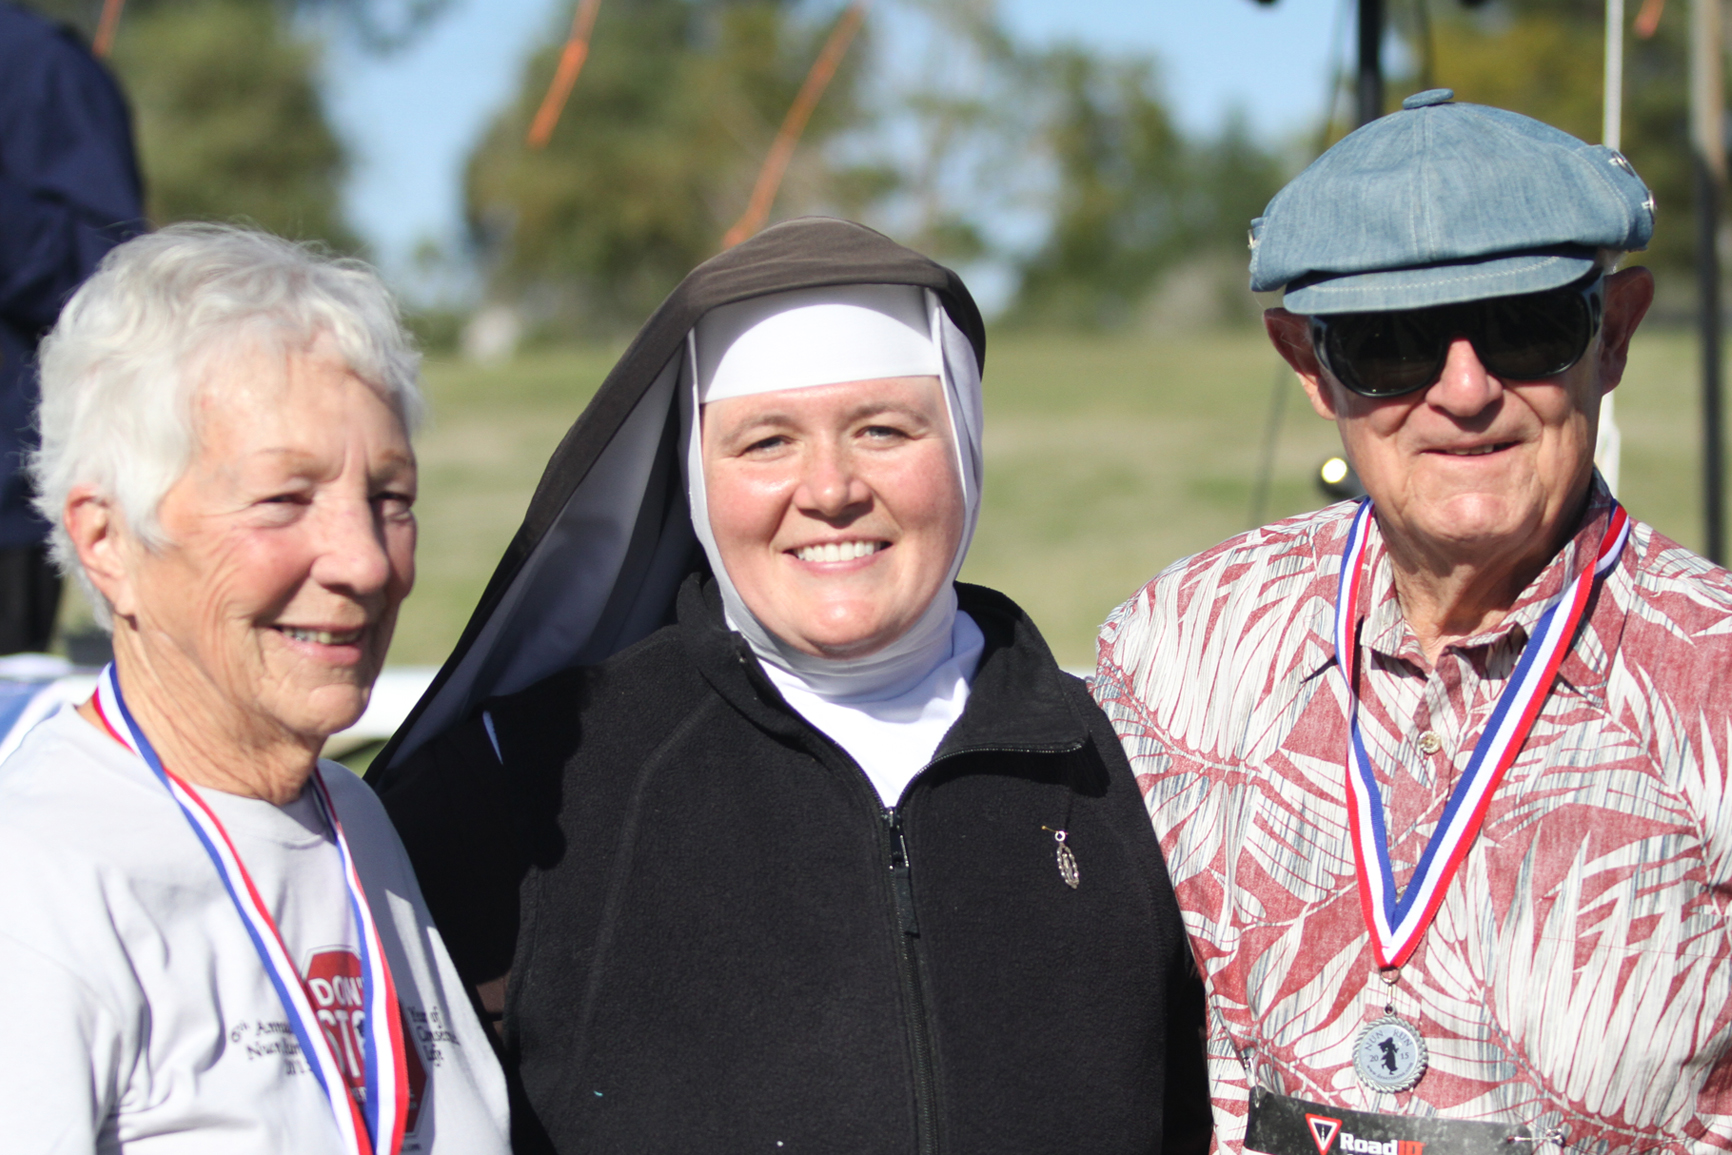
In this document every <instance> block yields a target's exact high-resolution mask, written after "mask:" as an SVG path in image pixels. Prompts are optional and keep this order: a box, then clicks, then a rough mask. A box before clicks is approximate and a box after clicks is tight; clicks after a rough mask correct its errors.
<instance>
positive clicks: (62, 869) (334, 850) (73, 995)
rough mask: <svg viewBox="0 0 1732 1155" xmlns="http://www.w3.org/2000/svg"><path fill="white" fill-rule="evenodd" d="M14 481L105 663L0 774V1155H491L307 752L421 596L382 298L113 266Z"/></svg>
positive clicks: (481, 1092)
mask: <svg viewBox="0 0 1732 1155" xmlns="http://www.w3.org/2000/svg"><path fill="white" fill-rule="evenodd" d="M41 374H42V411H41V412H42V418H41V424H42V448H41V450H40V453H39V454H38V456H37V457H36V459H35V461H34V463H33V468H34V473H35V477H36V480H37V484H38V489H39V492H40V495H41V496H40V499H39V500H40V506H41V509H42V511H43V513H44V515H45V516H48V517H49V518H50V519H51V520H52V521H54V522H55V531H54V539H53V548H54V551H55V554H56V557H57V559H58V560H59V563H60V564H61V566H62V567H63V568H64V569H65V570H66V571H68V572H69V573H70V574H72V575H73V576H75V577H76V578H77V579H78V580H79V581H80V582H81V583H83V584H84V586H85V588H86V589H87V591H88V592H90V593H91V595H92V596H93V599H94V603H95V604H96V606H97V607H98V609H99V612H100V614H101V616H102V618H103V620H104V621H105V622H107V623H108V624H110V625H111V628H112V631H113V635H114V662H113V664H112V665H110V666H109V667H108V668H106V669H105V670H104V671H103V672H102V675H101V677H100V679H99V682H98V688H97V691H96V694H95V696H94V697H93V698H92V699H91V700H90V701H88V702H87V703H85V704H84V705H82V706H80V707H79V708H78V709H77V710H75V711H74V710H67V711H63V712H62V713H60V714H58V715H56V716H54V717H52V718H50V719H48V720H47V721H45V722H43V723H42V724H41V725H40V726H38V727H37V728H36V729H35V730H34V731H32V732H31V733H30V734H29V736H28V737H27V738H26V739H25V740H24V742H23V743H22V744H21V746H20V747H19V748H18V750H17V752H16V753H15V754H14V755H13V756H12V757H11V758H10V759H8V760H7V761H6V762H5V763H4V764H3V765H0V1022H4V1023H5V1024H6V1033H5V1040H6V1044H5V1046H3V1047H0V1133H3V1134H4V1142H3V1144H0V1146H4V1148H5V1150H6V1151H7V1152H8V1153H9V1155H25V1153H34V1152H50V1151H52V1152H56V1153H61V1152H67V1153H70V1152H98V1151H100V1152H126V1153H137V1155H158V1153H160V1155H193V1153H203V1152H212V1153H217V1152H221V1153H223V1155H229V1153H234V1152H249V1153H251V1152H260V1153H263V1152H281V1153H284V1155H288V1153H290V1152H293V1153H294V1155H310V1153H322V1152H331V1153H333V1155H335V1153H338V1152H342V1153H344V1155H358V1153H367V1155H375V1153H376V1155H387V1153H389V1155H396V1153H398V1152H423V1153H428V1155H432V1153H450V1155H475V1153H482V1155H486V1153H489V1152H503V1151H505V1150H506V1149H507V1142H506V1130H507V1111H506V1105H505V1085H504V1081H503V1078H502V1076H501V1074H500V1071H499V1068H498V1065H497V1062H496V1060H495V1058H494V1055H493V1052H492V1050H491V1047H490V1043H489V1041H488V1039H487V1037H486V1035H485V1033H484V1031H483V1028H482V1027H481V1025H480V1022H479V1020H478V1019H477V1017H476V1015H475V1013H474V1010H473V1009H472V1007H471V1005H470V1003H469V1001H468V998H467V996H466V994H465V993H464V991H463V988H462V985H461V983H460V982H459V980H458V978H457V975H456V973H455V971H454V969H453V967H452V964H451V962H450V960H449V958H448V956H447V955H446V952H445V949H444V947H443V945H442V943H441V941H440V939H439V935H438V933H437V931H435V930H434V928H433V924H432V921H431V919H430V918H429V916H428V914H427V911H426V907H425V905H424V902H423V900H422V897H421V893H420V890H419V888H418V887H417V885H416V882H415V878H414V875H413V873H412V871H411V870H410V866H409V863H408V860H407V858H406V857H405V855H404V852H403V849H402V846H401V844H400V843H399V842H398V841H397V838H396V835H395V833H394V832H393V830H392V828H391V825H390V823H389V821H388V820H387V818H386V817H385V814H384V812H383V810H382V809H381V808H380V806H379V804H378V803H377V802H376V801H375V800H374V797H373V795H372V793H371V791H369V790H368V789H367V788H366V786H365V785H363V784H362V783H361V782H360V780H359V779H357V778H356V777H355V776H354V775H353V774H351V773H350V772H349V771H347V770H345V769H344V768H343V767H342V766H339V765H337V764H335V763H331V762H323V761H320V759H319V751H320V749H321V748H322V746H323V744H324V741H325V739H326V738H327V737H328V736H330V735H331V734H332V733H334V732H335V731H338V730H341V729H343V728H344V727H346V726H348V725H350V724H351V723H353V722H354V721H355V719H356V718H357V717H358V716H359V715H360V713H361V711H362V709H363V708H364V707H365V705H366V703H367V698H368V694H369V692H370V690H371V687H372V684H373V680H374V678H375V677H376V676H377V675H378V672H379V668H380V665H381V664H382V663H383V661H384V658H385V651H386V649H387V647H388V646H389V644H390V641H391V632H392V628H393V626H394V624H395V622H396V617H397V609H398V606H399V604H400V603H401V602H402V600H403V597H404V596H405V595H406V594H407V593H408V592H409V588H410V586H411V584H412V583H413V581H414V552H415V521H414V516H413V514H412V513H411V512H410V508H411V505H412V504H413V502H414V500H415V482H416V474H415V456H414V453H413V451H412V449H411V448H410V443H409V434H410V431H411V429H412V428H413V427H414V424H415V422H416V418H417V416H418V414H419V413H420V410H421V400H420V395H419V392H418V388H417V385H416V374H417V357H416V354H415V353H414V352H413V350H412V348H411V345H410V343H409V341H408V339H407V337H406V336H405V334H404V332H403V330H402V328H401V326H400V324H399V322H398V319H397V313H396V308H395V306H394V305H393V303H392V301H391V299H390V297H389V295H388V294H387V293H386V291H385V290H384V288H383V286H382V285H380V283H379V282H378V280H377V278H376V277H375V276H374V275H373V274H372V273H371V272H370V271H368V270H366V269H365V268H364V267H363V266H360V265H358V264H356V263H354V262H348V261H333V260H328V259H324V258H321V257H319V256H317V255H315V254H313V253H311V252H309V251H307V250H306V249H304V248H301V247H298V246H296V245H292V244H289V243H288V242H285V241H281V240H278V239H276V238H273V237H269V236H266V235H263V234H260V233H255V232H247V231H242V230H237V229H229V228H222V227H214V226H186V227H176V228H171V229H165V230H163V231H162V232H159V233H156V234H154V235H149V236H145V237H141V238H139V239H136V240H133V241H131V242H129V243H127V244H125V245H123V246H121V247H120V248H118V249H116V250H115V251H114V252H113V253H111V254H110V255H109V256H108V258H107V259H106V260H105V261H104V262H103V264H102V266H101V267H100V269H99V270H98V272H97V273H96V274H95V276H93V277H92V278H91V279H90V280H89V281H88V282H87V283H86V284H85V285H84V287H83V288H82V289H80V290H79V292H78V293H77V294H76V295H75V296H74V297H73V299H72V301H71V302H70V303H69V304H68V306H67V307H66V309H65V311H64V313H63V314H62V316H61V318H60V321H59V323H58V324H57V325H56V326H55V328H54V330H53V332H52V333H51V334H50V335H49V337H48V339H47V341H46V342H45V343H44V345H43V348H42V366H41Z"/></svg>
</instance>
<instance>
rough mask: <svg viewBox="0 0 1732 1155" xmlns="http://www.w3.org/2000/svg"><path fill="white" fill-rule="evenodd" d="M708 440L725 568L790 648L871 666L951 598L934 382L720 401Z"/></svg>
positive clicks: (887, 382) (952, 551)
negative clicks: (940, 598) (942, 599)
mask: <svg viewBox="0 0 1732 1155" xmlns="http://www.w3.org/2000/svg"><path fill="white" fill-rule="evenodd" d="M703 439H704V440H703V453H704V488H705V491H706V494H707V498H708V502H709V509H710V527H711V530H712V532H713V533H714V535H715V539H716V548H717V550H718V551H719V553H720V554H721V558H722V564H723V565H725V566H726V567H727V570H728V576H729V577H730V578H731V579H733V583H734V585H735V587H736V588H737V589H738V590H739V593H740V597H741V599H742V600H744V601H745V603H746V606H747V608H749V609H750V610H751V611H752V613H754V614H756V615H757V617H758V620H759V621H760V622H762V623H763V624H764V626H765V627H766V628H768V629H769V630H770V631H771V632H772V633H774V634H775V635H776V636H778V637H780V638H781V639H782V640H783V641H785V642H787V643H789V644H790V645H793V646H795V647H797V648H798V649H800V650H801V651H803V652H805V653H808V654H813V655H816V656H819V657H828V658H855V657H864V656H866V655H868V654H872V653H875V652H877V651H878V650H881V649H883V648H884V647H885V646H887V645H889V644H890V643H891V642H893V641H895V640H896V639H897V638H899V637H901V636H902V635H903V634H904V633H906V632H907V631H908V630H909V628H910V627H912V626H913V625H914V623H915V622H916V621H917V620H919V618H920V615H921V614H922V613H924V612H925V610H926V607H927V606H928V605H930V604H931V603H932V599H933V598H934V597H936V596H937V594H938V592H939V590H940V589H941V588H942V587H943V585H944V582H945V579H946V578H947V577H948V575H949V573H950V563H951V559H952V558H954V557H955V555H956V550H957V546H958V545H959V543H960V542H961V540H962V527H963V520H964V513H963V498H962V483H961V480H960V479H959V477H958V474H957V467H956V456H955V452H954V451H953V449H952V448H951V433H950V416H949V414H948V413H947V412H946V410H945V405H944V395H943V392H942V386H941V385H940V383H939V381H938V378H936V377H888V378H883V379H880V380H874V381H851V382H847V383H845V384H840V385H817V386H813V387H811V388H807V389H785V390H782V391H780V392H776V393H759V394H755V395H752V396H747V397H729V398H726V399H724V400H719V401H712V402H710V403H709V404H707V405H705V406H704V409H703Z"/></svg>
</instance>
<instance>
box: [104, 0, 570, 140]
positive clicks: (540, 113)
mask: <svg viewBox="0 0 1732 1155" xmlns="http://www.w3.org/2000/svg"><path fill="white" fill-rule="evenodd" d="M111 2H112V0H111ZM600 8H601V0H582V3H580V4H579V5H578V6H577V13H576V15H574V16H573V17H572V20H571V37H570V39H568V40H566V42H565V51H563V52H561V53H560V54H559V67H558V68H557V69H555V70H554V73H553V83H552V84H550V85H548V86H547V95H546V96H545V97H543V98H542V101H541V107H540V108H539V109H537V110H536V112H535V119H534V120H533V121H531V122H530V125H529V147H530V148H546V147H547V142H548V141H550V140H552V139H553V130H554V129H555V128H556V127H557V126H558V125H559V114H560V113H561V112H563V111H565V102H566V100H567V98H569V97H570V96H571V86H572V85H574V84H576V83H577V74H578V73H579V72H582V71H583V62H584V61H585V60H587V59H589V34H590V32H592V31H593V30H594V29H595V14H596V12H597V11H598V10H600Z"/></svg>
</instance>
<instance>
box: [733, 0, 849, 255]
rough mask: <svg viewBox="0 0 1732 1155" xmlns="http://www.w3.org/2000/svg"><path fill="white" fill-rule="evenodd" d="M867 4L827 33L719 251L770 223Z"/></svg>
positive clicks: (845, 15)
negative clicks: (784, 179) (787, 176)
mask: <svg viewBox="0 0 1732 1155" xmlns="http://www.w3.org/2000/svg"><path fill="white" fill-rule="evenodd" d="M866 3H867V0H855V3H853V4H851V5H849V6H848V10H847V11H846V12H844V13H842V19H841V20H840V21H838V22H837V24H836V28H835V30H834V31H833V32H831V33H830V39H828V40H826V41H825V42H824V49H823V51H821V52H819V53H818V59H817V60H816V61H814V62H813V64H812V71H810V72H808V73H807V74H806V82H805V83H804V84H802V85H801V86H800V94H799V95H798V96H796V97H795V98H794V104H793V107H791V108H789V109H788V115H787V116H786V117H785V118H784V119H783V120H782V127H781V130H780V131H778V132H777V133H776V140H775V143H773V144H771V145H770V154H769V155H768V156H766V157H765V158H764V167H763V168H761V169H760V170H758V183H757V184H755V185H753V186H752V199H751V202H750V203H749V204H747V206H746V211H745V213H744V214H743V215H742V216H741V217H740V219H739V220H737V221H735V222H734V227H733V228H731V229H729V230H728V233H727V235H726V236H725V237H723V238H722V248H724V249H731V248H733V247H734V246H735V245H737V244H739V243H740V242H741V241H743V240H745V239H746V238H747V237H749V236H751V235H752V234H753V233H756V232H757V231H758V230H759V229H761V228H763V227H764V222H765V221H766V220H767V219H769V216H770V206H771V205H772V204H774V203H775V201H776V193H777V191H778V190H780V189H781V187H782V177H783V175H784V174H785V173H786V172H787V171H788V162H789V161H790V160H791V159H793V156H794V146H795V145H797V144H799V143H800V134H801V133H802V132H804V131H805V130H806V121H807V120H809V119H811V116H812V110H813V109H814V108H816V107H817V106H818V99H819V98H820V97H821V96H823V95H824V89H825V88H827V87H828V86H829V84H830V81H831V79H832V78H833V77H835V75H836V69H837V68H838V67H839V66H840V65H841V63H842V57H843V55H844V54H845V53H846V52H847V51H848V44H849V42H850V41H852V40H853V39H854V34H855V33H856V32H858V31H860V23H861V21H862V20H864V19H865V17H866Z"/></svg>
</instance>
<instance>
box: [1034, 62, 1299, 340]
mask: <svg viewBox="0 0 1732 1155" xmlns="http://www.w3.org/2000/svg"><path fill="white" fill-rule="evenodd" d="M1034 72H1035V75H1037V76H1039V77H1042V78H1043V80H1044V84H1043V87H1044V89H1045V91H1046V93H1047V104H1048V109H1049V111H1048V113H1047V116H1046V123H1045V132H1044V136H1045V140H1046V144H1047V147H1048V149H1049V150H1050V152H1051V154H1052V159H1053V162H1054V168H1055V177H1056V189H1055V191H1054V194H1053V197H1052V209H1051V227H1050V230H1049V232H1048V234H1047V238H1046V241H1045V243H1044V244H1042V245H1041V246H1040V247H1039V248H1038V249H1037V250H1036V251H1035V252H1034V253H1033V254H1032V255H1031V256H1030V257H1029V258H1027V259H1026V260H1025V261H1023V262H1022V264H1021V268H1020V272H1021V277H1022V279H1021V283H1020V285H1019V287H1018V290H1017V294H1016V298H1015V300H1014V301H1013V303H1012V306H1011V309H1010V312H1009V315H1008V317H1007V320H1009V321H1011V322H1013V323H1018V322H1020V323H1026V324H1041V325H1062V326H1067V327H1083V328H1096V327H1106V326H1113V325H1118V324H1122V323H1124V322H1126V321H1128V320H1129V319H1131V318H1132V317H1133V316H1135V315H1136V313H1137V311H1138V307H1139V306H1140V305H1141V304H1142V303H1143V302H1144V301H1145V299H1146V298H1147V297H1148V295H1149V293H1150V291H1151V290H1152V289H1153V288H1154V287H1155V285H1156V284H1157V282H1158V281H1159V279H1160V278H1161V276H1162V275H1163V274H1164V273H1166V272H1168V271H1169V270H1172V269H1173V268H1174V267H1175V266H1176V265H1178V264H1179V263H1180V262H1181V261H1188V260H1191V259H1193V258H1197V257H1199V256H1201V255H1204V254H1209V253H1232V254H1235V255H1237V254H1240V253H1242V252H1243V251H1244V245H1245V230H1246V228H1247V226H1248V225H1249V222H1250V220H1251V218H1252V217H1254V216H1256V215H1257V214H1258V213H1260V212H1262V210H1263V206H1264V205H1265V204H1267V203H1268V200H1269V198H1270V197H1271V196H1273V195H1274V193H1275V190H1276V189H1278V188H1279V187H1280V185H1281V179H1282V166H1281V163H1280V161H1279V160H1278V159H1277V158H1276V157H1275V156H1274V155H1273V154H1272V153H1270V152H1268V151H1266V150H1264V149H1262V148H1261V147H1259V146H1258V145H1257V143H1256V142H1255V141H1254V140H1252V139H1251V136H1250V134H1249V131H1248V129H1247V127H1246V125H1245V122H1244V120H1243V118H1242V117H1237V116H1235V117H1231V118H1229V119H1228V121H1227V123H1226V124H1225V125H1224V127H1223V129H1222V131H1221V133H1220V134H1219V135H1218V136H1217V137H1215V138H1214V139H1203V140H1187V139H1186V138H1185V137H1184V136H1183V135H1182V134H1181V133H1180V132H1179V131H1178V129H1177V128H1176V127H1175V126H1174V125H1173V122H1172V118H1171V117H1170V116H1169V114H1168V112H1167V109H1166V105H1165V103H1164V101H1163V99H1162V95H1161V92H1160V89H1159V86H1158V84H1157V79H1156V73H1155V69H1154V65H1153V63H1152V62H1151V61H1148V60H1138V59H1107V58H1103V57H1100V56H1096V55H1093V54H1091V53H1088V52H1086V51H1084V50H1082V49H1079V48H1074V47H1069V48H1062V49H1058V50H1056V51H1054V52H1051V53H1048V54H1046V55H1045V56H1044V57H1042V58H1040V60H1039V62H1038V66H1037V68H1036V69H1034Z"/></svg>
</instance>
